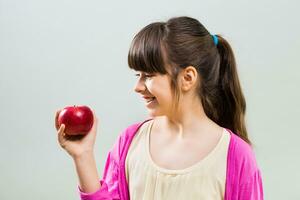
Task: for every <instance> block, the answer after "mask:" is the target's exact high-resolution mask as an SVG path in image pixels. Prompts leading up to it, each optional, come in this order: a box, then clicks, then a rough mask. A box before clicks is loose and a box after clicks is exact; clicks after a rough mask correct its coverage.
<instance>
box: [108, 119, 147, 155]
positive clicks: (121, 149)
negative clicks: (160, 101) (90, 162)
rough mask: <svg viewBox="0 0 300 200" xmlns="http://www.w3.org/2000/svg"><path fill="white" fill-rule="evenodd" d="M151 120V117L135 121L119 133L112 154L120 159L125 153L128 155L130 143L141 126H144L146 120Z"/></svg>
mask: <svg viewBox="0 0 300 200" xmlns="http://www.w3.org/2000/svg"><path fill="white" fill-rule="evenodd" d="M150 120H151V119H146V120H143V121H140V122H136V123H133V124H131V125H129V126H128V127H126V128H125V129H124V130H123V131H122V132H121V133H120V134H119V136H118V138H117V141H116V142H115V144H114V146H113V148H112V150H111V152H112V155H113V157H114V158H115V159H116V160H120V159H121V158H122V157H123V156H124V154H125V155H126V153H127V150H128V148H129V145H130V143H131V141H132V139H133V137H134V136H135V134H136V133H137V131H138V130H139V128H140V127H141V126H143V124H145V123H146V122H148V121H150Z"/></svg>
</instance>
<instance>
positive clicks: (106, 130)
mask: <svg viewBox="0 0 300 200" xmlns="http://www.w3.org/2000/svg"><path fill="white" fill-rule="evenodd" d="M299 6H300V3H299V1H296V0H294V1H288V0H285V1H284V0H278V1H271V0H252V1H250V0H249V1H245V0H235V1H233V0H227V1H221V0H219V1H199V0H197V1H187V0H186V1H179V0H177V1H175V0H172V1H171V0H170V1H161V0H152V1H141V0H135V1H96V0H91V1H74V0H51V1H44V0H19V1H17V0H0V134H1V139H0V153H1V161H0V199H1V200H15V199H24V200H25V199H26V200H27V199H28V200H33V199H34V200H35V199H36V200H40V199H43V200H53V199H64V200H71V199H79V197H78V194H77V184H78V180H77V176H76V173H75V169H74V166H73V162H72V159H71V158H70V157H69V156H68V154H67V153H66V152H64V151H63V150H62V149H61V148H60V146H59V145H58V143H57V138H56V131H55V129H54V126H53V124H54V112H55V110H56V109H59V108H62V107H64V106H66V105H73V104H86V105H89V106H91V107H92V108H93V109H94V110H95V111H96V113H97V115H98V117H99V123H100V124H99V132H98V137H97V141H96V149H95V154H96V156H97V157H96V159H97V165H98V169H99V174H100V175H101V174H102V170H103V167H104V161H105V157H106V154H107V151H108V150H109V149H110V147H111V146H112V144H113V143H114V141H115V139H116V137H117V135H118V134H119V133H120V132H121V131H122V130H123V129H124V128H126V127H127V126H128V125H130V124H132V123H134V122H137V121H141V120H143V119H145V118H146V117H147V113H146V109H145V107H144V105H143V101H142V99H141V98H140V97H139V96H138V95H137V94H135V93H134V92H133V86H134V83H135V77H134V75H133V72H131V71H130V70H129V69H128V67H127V52H128V49H129V45H130V42H131V40H132V38H133V36H134V35H135V34H136V33H137V32H138V31H139V30H140V29H141V28H142V27H144V26H145V25H147V24H149V23H150V22H153V21H157V20H167V19H168V18H169V17H172V16H181V15H188V16H191V17H195V18H197V19H199V20H200V21H201V22H202V23H203V24H204V25H205V26H206V27H207V29H208V30H209V31H210V32H211V33H213V34H222V35H223V36H224V37H225V38H227V39H228V41H229V42H230V44H231V45H232V48H233V49H234V52H235V55H236V59H237V63H238V70H239V75H240V81H241V84H242V87H243V91H244V94H245V96H246V100H247V125H248V129H249V133H250V138H251V139H252V141H253V143H254V150H255V153H256V156H257V160H258V163H259V165H260V168H261V170H262V173H263V181H264V190H265V197H266V199H272V200H282V199H288V200H296V199H300V191H299V188H300V184H299V180H300V173H299V169H300V160H299V158H300V156H299V155H300V149H299V140H300V136H299V134H300V131H299V126H298V125H299V115H300V109H299V107H298V106H299V102H300V95H299V87H300V76H299V72H300V66H299V56H300V54H299V52H300V39H299V36H300V23H299V19H300V14H299V9H298V8H299Z"/></svg>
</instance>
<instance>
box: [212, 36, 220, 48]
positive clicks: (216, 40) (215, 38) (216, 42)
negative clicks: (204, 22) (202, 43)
mask: <svg viewBox="0 0 300 200" xmlns="http://www.w3.org/2000/svg"><path fill="white" fill-rule="evenodd" d="M211 36H212V38H213V40H214V43H215V45H216V46H217V45H218V42H219V39H218V37H217V36H216V35H211Z"/></svg>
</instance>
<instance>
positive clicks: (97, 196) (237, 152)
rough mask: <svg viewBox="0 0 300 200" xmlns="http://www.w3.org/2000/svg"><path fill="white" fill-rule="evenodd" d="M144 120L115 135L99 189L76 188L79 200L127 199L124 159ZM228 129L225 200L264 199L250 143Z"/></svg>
mask: <svg viewBox="0 0 300 200" xmlns="http://www.w3.org/2000/svg"><path fill="white" fill-rule="evenodd" d="M149 120H150V119H148V120H146V121H149ZM146 121H144V122H140V123H136V124H133V125H131V126H129V127H128V128H127V129H125V130H124V131H123V133H122V134H121V135H120V136H119V137H118V140H117V141H116V143H115V144H114V146H113V148H112V149H111V151H109V153H108V156H107V159H106V164H105V168H104V172H103V178H102V179H101V180H100V183H101V188H100V189H99V190H98V191H96V192H94V193H84V192H82V191H81V190H80V188H79V187H78V192H79V195H80V197H81V199H82V200H113V199H115V200H129V199H130V198H129V190H128V183H127V180H126V176H125V159H126V155H127V152H128V149H129V146H130V143H131V141H132V139H133V137H134V136H135V134H136V132H137V130H138V129H139V127H140V126H141V125H142V124H143V123H145V122H146ZM227 130H228V131H229V132H230V135H231V138H230V143H229V149H228V156H227V173H226V186H225V196H224V200H263V184H262V178H261V172H260V170H259V168H258V166H257V163H256V159H255V155H254V153H253V151H252V148H251V146H250V145H248V144H247V143H246V142H244V141H243V140H242V139H241V138H239V137H238V136H237V135H235V134H234V133H233V132H232V131H231V130H229V129H227Z"/></svg>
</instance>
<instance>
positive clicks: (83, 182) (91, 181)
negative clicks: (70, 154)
mask: <svg viewBox="0 0 300 200" xmlns="http://www.w3.org/2000/svg"><path fill="white" fill-rule="evenodd" d="M73 160H74V162H75V166H76V171H77V175H78V179H79V186H80V189H81V190H82V191H83V192H85V193H92V192H96V191H97V190H98V189H99V188H100V187H101V185H100V182H99V177H98V172H97V168H96V162H95V158H94V155H93V153H86V154H84V155H80V156H76V157H74V158H73Z"/></svg>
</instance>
